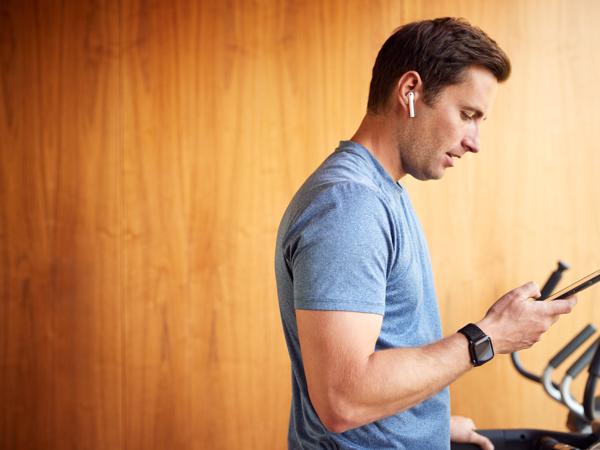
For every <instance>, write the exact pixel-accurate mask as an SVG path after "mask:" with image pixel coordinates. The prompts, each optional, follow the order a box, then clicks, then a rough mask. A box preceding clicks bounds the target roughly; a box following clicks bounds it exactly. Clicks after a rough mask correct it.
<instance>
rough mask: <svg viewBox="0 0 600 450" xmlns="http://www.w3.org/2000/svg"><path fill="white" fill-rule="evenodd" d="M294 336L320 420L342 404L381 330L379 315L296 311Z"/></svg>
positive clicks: (363, 367)
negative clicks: (296, 325) (298, 345)
mask: <svg viewBox="0 0 600 450" xmlns="http://www.w3.org/2000/svg"><path fill="white" fill-rule="evenodd" d="M296 320H297V323H298V337H299V340H300V349H301V353H302V361H303V364H304V372H305V375H306V382H307V385H308V391H309V395H310V399H311V402H312V403H313V406H314V407H315V409H316V411H317V414H319V416H320V417H321V420H322V421H323V422H325V421H327V420H328V417H330V416H335V414H336V413H335V411H336V410H338V409H341V408H343V407H344V405H340V404H339V402H343V401H344V399H345V398H346V397H347V396H346V394H347V391H348V390H350V389H352V385H353V383H354V380H356V379H357V378H358V377H360V376H361V373H362V370H364V369H365V368H366V365H367V362H368V360H369V357H370V355H371V354H372V353H373V352H374V351H375V343H376V341H377V337H378V336H379V333H380V331H381V323H382V316H381V315H379V314H370V313H361V312H350V311H311V310H296Z"/></svg>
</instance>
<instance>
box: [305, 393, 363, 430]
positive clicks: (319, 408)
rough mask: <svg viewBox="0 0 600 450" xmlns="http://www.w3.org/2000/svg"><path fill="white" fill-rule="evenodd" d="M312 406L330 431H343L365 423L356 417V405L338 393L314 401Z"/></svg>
mask: <svg viewBox="0 0 600 450" xmlns="http://www.w3.org/2000/svg"><path fill="white" fill-rule="evenodd" d="M314 406H315V411H316V413H317V415H318V416H319V419H320V420H321V423H322V424H323V426H324V427H325V428H326V429H327V431H329V432H331V433H343V432H345V431H348V430H351V429H353V428H357V427H359V426H361V425H364V424H365V423H366V422H364V423H363V421H361V420H360V418H359V417H358V414H357V412H358V408H357V407H356V405H353V404H352V403H351V402H350V401H349V400H348V399H347V398H343V397H342V396H339V395H336V396H332V397H329V398H328V399H327V400H326V401H324V402H316V403H314Z"/></svg>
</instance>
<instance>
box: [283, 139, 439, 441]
mask: <svg viewBox="0 0 600 450" xmlns="http://www.w3.org/2000/svg"><path fill="white" fill-rule="evenodd" d="M275 272H276V276H277V290H278V295H279V307H280V311H281V319H282V323H283V330H284V334H285V338H286V342H287V346H288V351H289V354H290V359H291V363H292V406H291V415H290V424H289V434H288V445H289V448H290V449H322V448H327V449H329V448H343V449H392V448H393V449H421V448H427V449H429V450H438V449H440V450H441V449H449V448H450V408H449V394H448V389H447V388H446V389H444V390H442V391H441V392H439V393H438V394H436V395H435V396H433V397H431V398H429V399H427V400H425V401H423V402H422V403H420V404H418V405H416V406H415V407H413V408H411V409H409V410H407V411H404V412H401V413H399V414H396V415H393V416H390V417H386V418H384V419H381V420H378V421H376V422H373V423H370V424H367V425H364V426H362V427H359V428H355V429H352V430H349V431H346V432H344V433H331V432H329V431H327V429H326V428H325V427H324V426H323V424H322V423H321V421H320V420H319V417H318V416H317V414H316V412H315V410H314V408H313V406H312V403H311V401H310V398H309V396H308V389H307V385H306V377H305V375H304V367H303V364H302V355H301V353H300V344H299V340H298V328H297V324H296V316H295V310H296V309H310V310H328V311H331V310H334V311H357V312H365V313H375V314H381V315H382V316H383V323H382V328H381V334H380V335H379V337H378V339H377V343H376V349H377V350H382V349H386V348H395V347H416V346H422V345H425V344H429V343H431V342H433V341H436V340H439V339H441V337H442V336H441V327H440V320H439V312H438V306H437V299H436V294H435V289H434V284H433V276H432V272H431V262H430V259H429V253H428V249H427V243H426V241H425V237H424V235H423V231H422V229H421V226H420V224H419V222H418V220H417V218H416V216H415V212H414V210H413V208H412V205H411V203H410V200H409V198H408V194H407V192H406V191H405V190H404V189H403V187H402V186H401V185H400V184H399V183H397V182H395V181H394V180H392V178H391V177H390V176H389V175H388V174H387V172H386V171H385V170H384V169H383V167H382V166H381V164H379V162H378V161H377V160H376V159H375V158H374V157H373V155H371V153H370V152H369V151H368V150H367V149H366V148H365V147H363V146H361V145H359V144H357V143H355V142H352V141H343V142H341V143H340V146H339V147H338V148H337V149H336V151H335V152H334V153H333V154H331V155H330V156H329V157H328V158H327V159H326V160H325V161H324V162H323V164H322V165H321V166H320V167H319V168H318V169H317V170H316V171H315V172H314V173H313V174H312V175H311V176H310V177H309V178H308V179H307V180H306V182H305V183H304V185H303V186H302V187H301V188H300V190H299V191H298V192H297V193H296V195H295V196H294V198H293V199H292V201H291V203H290V205H289V206H288V208H287V210H286V212H285V214H284V216H283V219H282V221H281V224H280V226H279V232H278V235H277V247H276V251H275ZM397 376H398V377H401V376H402V374H401V373H398V374H397Z"/></svg>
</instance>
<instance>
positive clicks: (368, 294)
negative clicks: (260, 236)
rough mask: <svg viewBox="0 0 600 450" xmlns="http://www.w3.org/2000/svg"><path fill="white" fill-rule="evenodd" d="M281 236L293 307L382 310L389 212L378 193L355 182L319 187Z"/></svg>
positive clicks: (389, 249) (388, 257) (389, 235)
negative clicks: (289, 275) (291, 287)
mask: <svg viewBox="0 0 600 450" xmlns="http://www.w3.org/2000/svg"><path fill="white" fill-rule="evenodd" d="M288 230H289V232H288V234H287V237H286V239H285V240H284V249H283V250H284V255H285V257H286V262H287V264H288V267H289V269H290V271H291V276H292V280H293V286H294V307H295V308H296V309H312V310H334V311H356V312H368V313H375V314H381V315H383V314H384V312H385V296H386V280H387V275H388V273H389V266H390V261H391V259H392V254H393V242H392V232H391V230H392V222H391V214H390V213H389V209H388V206H387V204H386V203H385V201H384V200H383V198H382V197H381V196H380V194H379V193H378V192H376V191H374V190H373V189H371V188H370V187H368V186H366V185H362V184H359V183H337V184H334V185H331V186H329V187H327V188H326V189H323V190H322V191H321V192H319V193H318V194H317V195H316V196H315V197H314V198H313V199H312V200H311V201H310V203H309V204H308V205H307V207H306V208H305V209H304V210H303V211H302V212H301V213H300V214H299V215H298V217H297V218H296V219H295V220H294V222H293V224H291V226H290V228H289V229H288Z"/></svg>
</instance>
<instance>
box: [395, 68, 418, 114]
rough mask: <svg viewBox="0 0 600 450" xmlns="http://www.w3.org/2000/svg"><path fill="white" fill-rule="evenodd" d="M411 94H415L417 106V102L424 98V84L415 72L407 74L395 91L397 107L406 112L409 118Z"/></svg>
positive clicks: (399, 80) (400, 79)
mask: <svg viewBox="0 0 600 450" xmlns="http://www.w3.org/2000/svg"><path fill="white" fill-rule="evenodd" d="M409 92H412V93H413V94H414V103H415V104H417V102H418V101H419V100H420V99H421V97H422V96H423V82H422V81H421V76H420V75H419V73H418V72H416V71H414V70H410V71H408V72H405V73H404V74H403V75H402V76H401V77H400V78H399V79H398V82H397V83H396V89H395V91H394V99H395V102H394V103H395V107H396V108H401V109H402V110H403V111H405V112H406V115H407V116H408V114H409V102H408V93H409Z"/></svg>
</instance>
